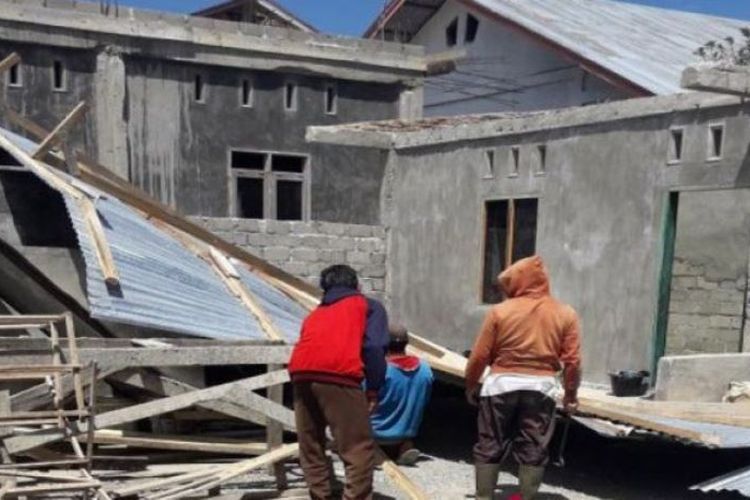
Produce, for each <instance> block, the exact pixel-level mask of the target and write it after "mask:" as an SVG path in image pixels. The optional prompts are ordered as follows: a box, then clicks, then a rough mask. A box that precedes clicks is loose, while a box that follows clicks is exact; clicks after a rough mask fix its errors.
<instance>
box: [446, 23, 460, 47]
mask: <svg viewBox="0 0 750 500" xmlns="http://www.w3.org/2000/svg"><path fill="white" fill-rule="evenodd" d="M457 42H458V18H457V17H456V18H454V19H453V21H451V23H450V24H449V25H448V27H447V28H445V44H446V45H447V46H448V47H453V46H454V45H456V43H457Z"/></svg>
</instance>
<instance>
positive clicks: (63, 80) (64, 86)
mask: <svg viewBox="0 0 750 500" xmlns="http://www.w3.org/2000/svg"><path fill="white" fill-rule="evenodd" d="M57 65H59V67H60V86H57V85H56V84H57V78H56V76H57V72H56V70H55V68H56V67H57ZM50 81H51V83H52V85H51V87H52V92H67V91H68V70H67V68H66V67H65V64H64V63H63V62H62V61H61V60H60V59H53V60H52V66H50Z"/></svg>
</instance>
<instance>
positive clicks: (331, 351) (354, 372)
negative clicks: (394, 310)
mask: <svg viewBox="0 0 750 500" xmlns="http://www.w3.org/2000/svg"><path fill="white" fill-rule="evenodd" d="M366 321H367V299H365V298H364V297H363V296H362V295H352V296H350V297H346V298H343V299H341V300H338V301H336V302H334V303H333V304H330V305H320V306H318V307H317V308H316V309H315V310H314V311H313V312H312V313H310V315H309V316H308V317H307V318H305V322H304V323H303V324H302V332H301V333H300V337H299V340H298V341H297V345H295V346H294V350H293V351H292V357H291V359H290V360H289V373H290V374H291V375H292V378H293V379H295V380H299V379H301V378H311V379H320V380H325V379H328V380H330V381H332V382H337V381H339V380H337V379H343V380H340V381H341V382H343V383H347V384H349V385H359V384H360V383H361V382H362V379H363V378H364V369H363V363H362V342H363V341H364V334H365V324H366ZM315 374H320V375H323V377H320V376H318V377H316V376H315ZM326 376H328V377H326Z"/></svg>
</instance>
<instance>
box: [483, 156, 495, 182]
mask: <svg viewBox="0 0 750 500" xmlns="http://www.w3.org/2000/svg"><path fill="white" fill-rule="evenodd" d="M484 177H485V178H486V179H489V178H492V177H495V150H494V149H488V150H487V151H485V152H484Z"/></svg>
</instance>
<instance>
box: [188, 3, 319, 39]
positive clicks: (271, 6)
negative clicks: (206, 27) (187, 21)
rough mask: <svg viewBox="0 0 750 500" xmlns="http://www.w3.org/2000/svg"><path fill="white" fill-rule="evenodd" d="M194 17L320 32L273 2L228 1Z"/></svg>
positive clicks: (198, 12) (202, 10)
mask: <svg viewBox="0 0 750 500" xmlns="http://www.w3.org/2000/svg"><path fill="white" fill-rule="evenodd" d="M192 15H194V16H200V17H210V18H213V19H220V20H223V21H235V22H245V23H253V24H262V25H264V26H276V27H279V28H291V29H297V30H300V31H304V32H307V33H316V32H317V31H318V30H316V29H315V28H314V27H313V26H311V25H310V24H308V23H306V22H305V21H303V20H302V19H300V18H298V17H297V16H295V15H294V14H293V13H291V12H289V11H288V10H286V9H285V8H284V7H282V6H281V5H279V4H278V3H277V2H274V1H273V0H227V1H226V2H219V3H217V4H216V5H212V6H211V7H207V8H205V9H201V10H199V11H196V12H193V14H192Z"/></svg>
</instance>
